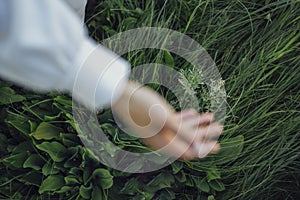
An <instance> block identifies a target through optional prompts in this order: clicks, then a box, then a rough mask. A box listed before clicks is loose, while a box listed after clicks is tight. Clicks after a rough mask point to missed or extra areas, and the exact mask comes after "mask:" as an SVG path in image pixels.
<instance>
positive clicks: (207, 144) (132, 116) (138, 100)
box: [112, 82, 223, 160]
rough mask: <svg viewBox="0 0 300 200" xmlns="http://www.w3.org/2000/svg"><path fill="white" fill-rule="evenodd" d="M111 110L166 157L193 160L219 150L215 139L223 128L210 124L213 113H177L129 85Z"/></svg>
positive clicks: (151, 93)
mask: <svg viewBox="0 0 300 200" xmlns="http://www.w3.org/2000/svg"><path fill="white" fill-rule="evenodd" d="M112 110H113V112H114V113H115V114H117V115H118V117H120V119H122V121H123V122H124V123H125V124H126V125H127V126H128V127H129V128H130V129H132V130H133V131H134V132H135V133H136V134H138V135H139V136H140V137H141V138H143V139H142V140H143V141H144V143H145V144H147V145H148V146H149V147H151V148H153V149H155V150H158V151H160V152H162V153H164V154H167V155H169V156H173V157H176V158H181V159H185V160H192V159H195V158H203V157H205V156H206V155H208V154H210V153H216V152H217V151H218V150H219V148H220V145H219V143H218V142H217V141H216V140H214V138H216V137H218V136H219V135H220V134H221V132H222V129H223V127H222V126H221V125H220V124H218V123H214V122H213V120H214V117H213V114H212V113H205V114H199V113H197V112H196V111H195V110H193V109H191V110H183V111H181V112H178V113H176V112H174V110H173V109H172V107H171V106H170V105H169V104H168V103H167V102H166V101H165V100H164V99H163V97H161V96H160V95H159V94H157V93H156V92H155V91H153V90H151V89H150V88H148V87H142V86H141V85H140V84H138V83H135V82H129V83H128V85H127V86H126V89H125V90H124V93H123V94H122V96H121V98H120V99H119V100H118V101H117V102H116V103H115V104H114V105H113V106H112Z"/></svg>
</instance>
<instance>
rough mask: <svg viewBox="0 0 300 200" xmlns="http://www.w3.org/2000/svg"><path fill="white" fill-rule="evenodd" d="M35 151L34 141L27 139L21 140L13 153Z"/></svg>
mask: <svg viewBox="0 0 300 200" xmlns="http://www.w3.org/2000/svg"><path fill="white" fill-rule="evenodd" d="M25 151H26V152H34V148H33V145H32V141H25V142H21V143H19V144H18V145H17V146H16V147H15V148H14V149H13V150H12V153H13V154H16V153H23V152H25Z"/></svg>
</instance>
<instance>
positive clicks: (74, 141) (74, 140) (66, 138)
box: [59, 133, 81, 146]
mask: <svg viewBox="0 0 300 200" xmlns="http://www.w3.org/2000/svg"><path fill="white" fill-rule="evenodd" d="M59 137H60V138H61V140H62V142H63V144H64V145H66V146H76V145H78V144H81V141H80V139H79V137H78V136H77V135H76V134H75V133H60V136H59Z"/></svg>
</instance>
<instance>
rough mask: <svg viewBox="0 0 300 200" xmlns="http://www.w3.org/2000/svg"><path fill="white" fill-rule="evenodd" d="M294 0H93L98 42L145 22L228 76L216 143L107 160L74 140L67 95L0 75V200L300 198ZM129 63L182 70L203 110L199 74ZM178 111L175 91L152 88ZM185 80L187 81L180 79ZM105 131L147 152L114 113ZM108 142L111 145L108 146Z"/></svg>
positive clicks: (138, 58) (176, 64)
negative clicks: (148, 159) (217, 146)
mask: <svg viewBox="0 0 300 200" xmlns="http://www.w3.org/2000/svg"><path fill="white" fill-rule="evenodd" d="M299 16H300V4H299V1H288V0H280V1H271V0H265V1H245V0H241V1H223V0H209V1H198V0H197V1H196V0H191V1H183V0H174V1H144V0H143V1H132V0H126V1H121V0H110V1H108V0H107V1H98V0H91V1H89V6H88V8H87V17H86V23H87V26H88V28H89V30H90V35H91V36H92V37H93V38H95V39H96V40H97V41H99V42H100V41H101V40H102V39H105V38H107V37H109V36H112V35H114V34H116V33H118V32H121V31H125V30H128V29H131V28H136V27H144V26H158V27H165V28H170V29H174V30H177V31H179V32H181V33H184V34H187V35H189V36H190V37H192V38H193V39H195V40H196V41H198V42H199V43H200V44H201V45H202V46H203V47H204V48H205V49H206V50H207V51H208V52H209V53H210V55H211V57H212V58H213V59H214V60H215V62H216V64H217V66H218V69H219V71H220V72H221V74H222V77H223V79H224V81H225V87H226V91H227V103H228V106H227V108H228V112H227V117H226V123H225V129H224V130H225V131H224V133H223V135H222V136H221V138H220V142H221V146H222V149H221V151H220V152H219V153H218V154H216V155H211V156H209V157H207V158H205V159H202V160H199V161H189V162H188V161H181V160H178V161H176V162H174V163H172V164H171V165H170V166H168V167H165V168H164V169H161V170H159V171H155V172H151V173H145V174H128V173H123V172H119V171H116V170H113V169H110V168H108V167H106V166H104V165H102V164H101V163H100V162H98V161H97V159H95V157H94V156H93V154H92V153H91V152H89V151H88V150H87V149H86V148H85V147H84V146H83V144H82V143H81V141H80V139H79V137H78V135H77V132H76V130H75V125H74V121H73V117H72V115H71V114H72V101H71V99H70V97H68V96H67V95H63V94H55V93H51V94H47V95H37V94H35V93H33V92H30V91H26V90H23V89H20V88H18V87H15V86H13V85H12V84H9V83H7V82H3V81H2V82H0V116H1V120H0V199H96V200H99V199H114V200H118V199H120V200H123V199H136V200H138V199H157V200H163V199H180V200H181V199H182V200H185V199H195V200H196V199H197V200H198V199H208V200H213V199H297V197H299V195H300V189H299V188H300V182H299V180H300V145H299V141H300V132H299V130H300V124H299V121H300V115H299V105H300V104H299V102H300V94H299V80H300V67H299V64H300V56H299V55H300V51H299V47H300V40H299V38H300V32H299V30H300V24H299V19H300V18H299ZM123 56H124V57H125V58H126V59H128V60H129V61H130V63H131V64H132V66H133V67H135V66H138V65H140V64H143V63H150V62H156V63H162V64H166V65H168V66H170V67H172V68H174V69H176V70H178V71H180V72H182V74H183V76H184V77H186V79H187V80H188V81H189V84H190V85H191V86H192V88H193V89H194V90H195V95H197V97H198V98H199V102H200V104H201V105H199V106H200V109H201V111H208V109H209V105H210V102H209V95H208V91H207V88H206V86H205V84H203V80H202V79H201V77H199V76H197V73H198V72H197V71H195V69H194V68H193V66H191V65H190V64H189V63H187V62H185V60H183V59H181V58H180V57H179V56H177V55H173V54H172V53H170V52H167V51H159V50H139V51H136V52H130V53H128V54H126V55H123ZM151 87H153V88H154V89H156V90H157V91H158V92H160V93H161V94H163V95H164V96H165V97H166V98H167V99H168V101H170V102H171V103H172V105H174V106H175V108H176V109H179V106H178V103H177V101H176V98H174V95H172V94H171V93H170V92H169V91H168V90H166V89H165V88H163V87H161V86H157V85H151ZM183 87H184V83H183ZM98 116H99V121H100V123H101V125H102V129H103V130H104V132H105V134H106V135H107V137H108V138H110V140H111V141H112V142H113V143H114V144H116V145H118V146H119V147H120V148H125V149H128V150H132V151H149V149H148V148H146V147H144V145H143V144H142V143H141V142H140V141H139V140H137V139H136V138H134V137H132V136H129V135H126V134H125V133H123V132H122V131H121V130H119V129H118V128H117V126H116V124H115V122H114V121H113V119H112V115H111V112H110V111H109V110H105V111H103V112H102V113H99V115H98ZM111 151H113V150H111Z"/></svg>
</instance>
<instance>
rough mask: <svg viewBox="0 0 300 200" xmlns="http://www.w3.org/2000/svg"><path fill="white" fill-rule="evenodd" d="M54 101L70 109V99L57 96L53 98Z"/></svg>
mask: <svg viewBox="0 0 300 200" xmlns="http://www.w3.org/2000/svg"><path fill="white" fill-rule="evenodd" d="M54 101H56V102H58V103H60V104H62V105H64V106H68V107H72V99H70V98H69V97H66V96H57V97H55V98H54Z"/></svg>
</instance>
